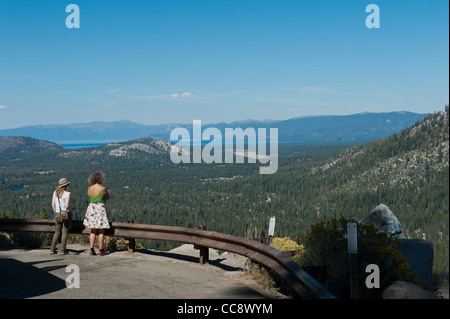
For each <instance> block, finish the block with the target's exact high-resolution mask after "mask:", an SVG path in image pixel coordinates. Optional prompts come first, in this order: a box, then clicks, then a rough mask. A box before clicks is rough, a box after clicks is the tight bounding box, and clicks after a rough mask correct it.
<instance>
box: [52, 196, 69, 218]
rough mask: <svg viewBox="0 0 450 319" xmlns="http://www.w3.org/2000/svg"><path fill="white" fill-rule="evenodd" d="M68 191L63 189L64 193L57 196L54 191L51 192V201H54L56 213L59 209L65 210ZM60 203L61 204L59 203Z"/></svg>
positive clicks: (59, 211)
mask: <svg viewBox="0 0 450 319" xmlns="http://www.w3.org/2000/svg"><path fill="white" fill-rule="evenodd" d="M69 195H70V192H66V191H64V194H63V195H62V196H61V197H60V198H59V200H58V197H57V196H56V191H55V192H54V193H53V201H54V202H55V208H56V213H61V211H65V210H67V197H69ZM60 203H61V206H60V205H59V204H60Z"/></svg>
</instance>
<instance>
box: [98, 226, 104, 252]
mask: <svg viewBox="0 0 450 319" xmlns="http://www.w3.org/2000/svg"><path fill="white" fill-rule="evenodd" d="M104 245H105V230H104V229H99V230H98V248H99V249H100V250H103V246H104Z"/></svg>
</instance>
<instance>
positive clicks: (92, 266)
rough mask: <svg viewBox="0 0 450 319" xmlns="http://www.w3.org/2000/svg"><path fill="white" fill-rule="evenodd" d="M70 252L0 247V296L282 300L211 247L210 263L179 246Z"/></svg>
mask: <svg viewBox="0 0 450 319" xmlns="http://www.w3.org/2000/svg"><path fill="white" fill-rule="evenodd" d="M68 251H69V255H59V254H58V255H50V250H49V249H48V248H43V249H33V250H25V249H8V250H0V298H1V299H5V298H14V299H23V298H38V299H53V298H58V299H105V298H108V299H116V298H120V299H141V298H144V299H265V298H282V297H283V296H282V295H278V294H273V293H271V292H269V291H267V290H265V289H264V288H262V287H261V286H260V285H258V284H257V283H256V282H255V281H254V280H253V279H252V278H251V276H250V275H248V274H247V273H246V272H245V271H243V269H244V268H245V262H246V259H245V258H244V257H241V256H238V255H234V254H229V253H224V254H221V255H219V254H218V252H217V251H215V250H212V249H210V263H209V264H207V265H200V264H199V263H198V251H196V250H194V249H193V247H192V246H191V245H183V246H181V247H179V248H177V249H174V250H172V251H169V252H159V251H149V250H141V251H139V252H135V253H134V254H128V253H127V252H126V251H118V252H112V253H111V254H110V255H107V256H91V255H89V248H88V247H85V246H79V245H68Z"/></svg>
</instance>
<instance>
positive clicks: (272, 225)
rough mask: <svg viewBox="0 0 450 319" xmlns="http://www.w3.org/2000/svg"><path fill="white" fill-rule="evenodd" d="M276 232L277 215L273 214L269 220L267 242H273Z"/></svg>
mask: <svg viewBox="0 0 450 319" xmlns="http://www.w3.org/2000/svg"><path fill="white" fill-rule="evenodd" d="M274 233H275V216H272V218H271V219H270V222H269V240H268V242H267V245H269V246H270V245H271V244H272V239H273V234H274Z"/></svg>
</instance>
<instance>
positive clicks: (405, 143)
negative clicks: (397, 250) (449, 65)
mask: <svg viewBox="0 0 450 319" xmlns="http://www.w3.org/2000/svg"><path fill="white" fill-rule="evenodd" d="M448 141H449V133H448V108H446V110H445V111H443V112H440V113H436V114H432V115H429V116H427V117H426V118H425V119H424V120H422V121H420V122H417V123H416V124H414V125H412V126H411V127H409V128H407V129H405V130H403V131H401V132H400V133H397V134H394V135H392V136H390V137H388V138H385V139H378V140H376V141H373V142H369V143H366V144H363V145H360V146H356V147H352V148H349V149H346V150H345V151H340V150H339V148H336V147H335V146H333V147H328V146H327V147H325V146H321V147H318V146H314V147H312V146H311V145H308V146H305V145H296V146H291V152H285V153H283V155H281V153H280V158H279V169H278V171H277V173H276V174H273V175H260V174H258V167H257V165H251V164H226V165H213V164H209V165H208V164H195V165H194V164H189V165H175V164H173V163H171V161H170V158H169V156H168V152H167V151H165V150H164V149H165V147H167V145H166V144H164V143H163V145H160V147H158V146H157V145H155V143H160V142H157V141H153V140H151V139H140V140H133V141H128V142H124V143H117V144H110V145H104V146H101V147H96V148H86V149H79V150H67V149H63V150H60V151H56V154H55V152H53V151H52V152H47V153H45V152H43V153H42V152H41V153H36V154H33V155H31V154H21V153H20V152H19V153H16V154H15V157H14V158H10V159H4V160H1V161H0V176H1V180H0V215H3V216H5V215H6V216H21V217H33V216H36V215H37V214H38V213H39V210H40V209H41V208H44V209H45V210H47V212H51V208H50V197H51V193H52V192H53V190H54V187H55V183H56V181H57V180H58V179H59V178H60V177H62V176H64V177H67V178H69V180H71V186H70V187H71V191H72V200H73V205H74V207H75V209H74V213H75V218H77V219H81V218H82V217H83V216H84V212H85V209H86V206H87V199H86V188H87V186H88V184H87V178H88V176H89V174H90V173H92V172H93V171H94V170H97V169H100V170H102V171H103V172H104V173H105V175H106V182H105V185H107V186H108V189H109V190H110V194H111V197H112V199H111V200H110V201H109V202H108V216H109V217H110V219H111V220H112V221H127V220H131V219H134V220H135V221H136V222H137V223H149V224H161V225H173V226H182V227H195V226H197V225H200V224H203V225H208V226H209V228H210V229H211V230H214V231H218V232H223V233H230V234H233V235H237V236H244V237H257V236H263V235H265V234H266V233H267V227H268V221H269V219H270V217H271V216H275V217H276V218H277V223H276V229H275V233H276V236H279V237H284V236H289V237H291V239H293V240H296V241H299V240H300V238H301V237H302V236H303V235H305V233H306V232H307V231H309V229H310V227H311V225H313V224H315V223H317V222H319V221H322V220H324V219H327V218H331V217H340V216H345V217H347V218H350V217H352V218H355V219H358V220H361V219H363V218H364V217H366V216H367V215H368V214H369V212H370V211H371V210H372V209H373V208H374V207H376V206H378V205H379V204H381V203H383V204H385V205H387V206H388V207H389V208H390V209H391V210H392V211H393V213H394V214H395V215H396V216H397V218H398V219H399V221H400V222H401V224H402V227H403V232H404V234H405V235H406V236H408V237H410V238H425V239H429V240H432V241H433V244H434V247H435V268H436V269H438V270H442V269H444V268H446V267H448V247H449V233H448V228H449V206H448V203H449V166H448V162H449V152H448V150H449V145H448V144H449V142H448ZM0 156H1V153H0ZM12 190H15V191H14V192H11V191H12ZM17 190H19V191H17ZM144 244H145V245H147V246H148V247H149V248H156V249H168V248H173V244H172V243H166V242H157V241H152V242H147V243H144Z"/></svg>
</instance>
